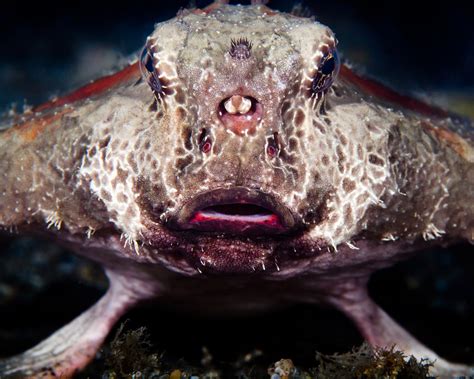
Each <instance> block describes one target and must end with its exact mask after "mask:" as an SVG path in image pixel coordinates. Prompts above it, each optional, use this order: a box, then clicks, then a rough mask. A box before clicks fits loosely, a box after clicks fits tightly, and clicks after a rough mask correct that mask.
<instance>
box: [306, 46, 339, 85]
mask: <svg viewBox="0 0 474 379" xmlns="http://www.w3.org/2000/svg"><path fill="white" fill-rule="evenodd" d="M338 72H339V57H338V55H337V51H336V49H333V50H331V51H329V52H327V53H326V54H324V55H323V57H322V58H321V60H320V62H319V64H318V70H317V72H316V74H315V76H314V78H313V82H312V84H311V90H312V92H313V93H314V94H317V93H319V92H323V91H325V90H327V89H328V88H329V87H330V86H331V84H332V82H333V81H334V78H335V77H336V75H337V73H338Z"/></svg>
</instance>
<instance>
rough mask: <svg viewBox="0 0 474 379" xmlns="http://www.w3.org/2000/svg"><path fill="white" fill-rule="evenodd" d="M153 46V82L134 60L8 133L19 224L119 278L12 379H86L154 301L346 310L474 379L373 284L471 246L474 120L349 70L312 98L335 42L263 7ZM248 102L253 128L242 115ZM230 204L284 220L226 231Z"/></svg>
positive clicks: (368, 334) (172, 26)
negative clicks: (116, 331) (398, 318)
mask: <svg viewBox="0 0 474 379" xmlns="http://www.w3.org/2000/svg"><path fill="white" fill-rule="evenodd" d="M244 39H246V40H248V41H249V42H251V44H252V46H250V44H248V45H246V44H247V42H242V41H244ZM232 40H233V41H234V42H232V43H231V41H232ZM239 41H240V42H239ZM239 43H241V45H238V44H239ZM236 44H237V45H238V46H237V47H235V46H236ZM232 46H234V47H232ZM145 49H146V50H145V55H144V56H145V57H147V56H148V55H149V56H150V57H152V61H151V62H152V63H150V64H149V65H148V66H147V61H146V59H144V58H142V61H141V71H142V72H140V67H139V64H138V63H135V64H133V65H131V66H129V67H127V68H126V69H124V70H123V71H122V72H120V73H118V74H116V75H114V76H110V77H107V78H104V79H101V80H100V81H97V82H96V83H94V84H92V85H90V86H87V87H85V88H83V89H81V90H79V91H77V92H75V93H73V94H71V95H69V96H67V97H65V98H61V99H58V100H56V101H54V102H52V103H48V104H45V105H42V106H40V107H38V108H37V109H36V110H33V111H32V112H30V113H27V114H23V115H19V116H17V117H16V118H14V119H13V120H12V126H11V127H9V128H6V129H5V130H4V131H2V132H0V133H1V134H0V172H1V173H2V175H3V180H2V181H1V182H0V226H2V227H3V228H4V229H6V230H11V231H18V232H31V231H33V232H36V233H41V234H47V235H49V236H51V237H52V238H55V239H56V240H58V241H59V242H60V243H64V244H66V245H67V246H69V247H71V248H73V249H74V250H75V251H77V253H79V254H81V255H83V256H86V257H88V258H90V259H93V260H95V261H97V262H99V263H101V264H102V265H103V266H104V269H105V270H106V272H107V275H108V276H109V278H110V289H109V291H108V292H107V294H106V295H105V296H104V298H102V299H101V300H100V301H99V302H98V303H97V304H96V305H95V306H93V307H92V308H91V309H90V310H88V311H86V312H85V313H83V314H82V315H81V316H79V317H78V318H77V319H76V320H74V321H73V322H71V323H70V324H68V325H67V326H65V327H64V328H62V329H61V330H59V331H58V332H57V333H55V334H54V335H53V336H51V337H50V338H49V339H47V340H46V341H44V342H43V343H42V344H40V345H38V346H36V347H35V348H33V349H31V350H29V351H27V352H25V353H24V354H22V355H19V356H17V357H13V358H10V359H7V360H5V361H0V376H1V375H4V376H9V375H12V376H14V375H18V376H39V375H42V374H45V375H50V376H53V371H54V374H56V375H63V376H66V377H67V376H72V375H73V374H74V372H76V371H77V370H80V369H81V368H83V367H84V366H85V365H86V364H87V363H88V362H89V361H90V360H91V359H92V358H93V356H94V353H95V351H96V350H97V349H98V348H99V347H100V345H101V343H102V341H103V340H104V338H105V337H106V335H107V333H108V331H109V330H110V328H111V327H112V326H113V324H114V322H116V321H117V320H118V318H119V317H120V316H121V315H122V314H123V313H124V312H126V310H127V309H129V308H130V307H131V306H133V305H135V304H137V303H138V302H141V301H144V300H149V299H154V298H158V299H159V298H161V299H167V301H171V302H176V303H180V304H181V303H184V304H188V305H189V307H193V306H201V307H202V306H205V307H206V309H211V310H212V309H214V308H218V309H216V311H224V312H228V311H232V312H236V311H242V312H246V311H258V310H260V309H267V308H269V307H279V306H282V305H285V304H289V303H293V302H302V301H304V302H310V303H321V302H322V303H328V304H332V305H334V306H335V307H337V308H339V309H340V310H341V311H343V312H345V313H346V314H347V315H348V316H349V317H350V318H351V319H353V320H354V322H355V323H356V325H357V326H358V327H359V329H360V331H361V333H362V334H363V335H364V337H365V338H366V339H367V340H368V342H369V343H371V344H373V345H375V346H392V345H393V344H396V345H397V347H398V348H400V349H402V350H404V351H406V352H407V353H408V354H414V355H415V356H417V357H418V358H421V357H428V358H431V359H436V363H435V366H434V368H433V373H435V374H442V375H454V374H459V373H472V372H473V371H472V369H470V368H469V367H467V366H463V365H457V364H451V363H449V362H446V361H444V360H442V359H441V358H439V357H438V356H437V355H436V354H435V353H434V352H432V351H431V350H429V349H428V348H426V347H425V346H423V345H422V344H421V343H419V342H418V341H417V340H416V339H414V338H413V337H412V336H410V335H409V334H408V333H407V332H406V331H404V330H403V329H402V328H401V327H400V326H398V325H397V324H396V323H395V322H394V321H393V320H391V319H390V317H389V316H388V315H387V314H385V313H384V312H383V310H381V309H380V308H378V307H377V305H376V304H374V303H373V302H372V301H371V300H370V299H369V297H368V295H367V292H366V283H367V281H368V278H369V276H370V275H371V273H372V272H374V271H375V270H378V269H380V268H383V267H387V266H390V265H391V264H393V263H394V262H396V261H398V260H400V259H403V258H406V257H408V256H410V255H412V254H413V253H414V252H416V251H418V250H420V249H422V248H424V247H429V246H433V245H442V246H445V245H448V244H451V243H455V242H459V241H470V242H471V243H472V241H473V239H474V143H473V128H472V124H471V123H470V122H469V121H466V120H460V119H458V118H456V117H453V116H451V115H450V114H448V113H447V112H444V111H441V110H438V109H435V108H431V107H429V106H427V105H425V104H422V103H420V102H418V101H416V100H413V99H408V98H405V97H403V96H400V95H397V94H396V93H394V92H393V91H390V90H389V89H387V88H384V87H382V86H381V85H379V84H377V83H375V82H372V81H368V80H365V79H363V78H361V77H359V76H358V75H356V74H355V73H354V72H352V71H351V70H350V68H348V67H347V66H342V67H341V69H340V73H339V75H338V76H337V77H336V73H337V70H334V73H333V76H334V77H333V80H334V82H333V83H332V85H331V86H328V87H327V88H324V89H323V90H321V91H320V92H314V91H312V88H314V87H312V83H313V81H314V78H315V77H316V76H317V75H318V73H319V75H320V74H321V70H322V61H323V59H325V58H323V57H327V56H329V55H328V54H330V53H332V52H334V51H335V39H334V36H333V34H332V32H331V31H330V30H329V29H328V28H327V27H325V26H323V25H321V24H318V23H315V22H314V21H312V20H310V19H306V18H300V17H296V16H293V15H289V14H283V13H279V12H276V11H273V10H270V9H269V8H267V7H265V6H263V5H259V4H254V5H252V6H248V7H234V6H227V5H225V4H223V2H216V3H214V4H212V6H210V7H208V8H206V9H204V10H194V11H182V12H181V13H180V14H178V16H177V17H176V18H175V19H172V20H170V21H168V22H165V23H161V24H158V25H157V27H156V29H155V31H154V32H153V34H152V35H151V36H150V37H149V38H148V40H147V44H146V47H145ZM147 54H148V55H147ZM151 64H152V66H150V65H151ZM153 78H155V80H157V78H159V83H160V85H159V87H157V85H156V82H155V83H153ZM157 88H158V89H159V90H157ZM153 90H155V91H153ZM234 96H237V97H234ZM242 98H245V99H251V101H252V107H253V108H252V110H251V111H249V113H246V114H238V113H237V114H233V113H228V112H227V111H226V110H224V109H231V108H225V107H224V105H223V104H225V100H226V99H233V100H236V99H238V101H234V103H232V104H237V105H236V106H238V104H240V103H239V102H240V101H241V99H242ZM249 101H250V100H249ZM229 104H230V103H229ZM229 104H227V105H229ZM232 112H233V111H232ZM246 116H248V118H246ZM206 142H209V144H208V145H207V146H206V147H204V145H205V143H206ZM269 146H271V148H269ZM272 149H273V150H272ZM221 203H226V204H228V203H246V204H253V205H256V206H259V207H261V208H259V209H262V208H265V209H266V210H267V211H268V212H269V213H271V215H270V216H269V215H266V216H264V217H263V219H265V220H266V221H268V222H270V221H269V220H276V219H278V223H276V224H275V225H273V226H271V225H270V226H268V225H267V224H265V225H264V223H263V222H257V221H255V220H257V218H255V217H254V216H255V215H252V217H250V218H245V217H243V216H241V215H239V216H238V217H233V216H232V217H231V216H229V215H227V214H225V215H222V214H219V217H220V218H219V219H218V221H216V219H213V218H212V217H215V214H214V213H213V214H209V213H206V211H205V207H210V206H215V205H219V204H221ZM213 209H214V208H213ZM198 216H199V217H201V219H200V220H201V221H200V222H198V223H196V222H194V221H193V220H196V219H197V218H196V217H198ZM211 216H212V217H211ZM203 217H204V218H203ZM211 219H212V220H211ZM202 220H204V221H202ZM216 304H218V307H216ZM48 370H49V371H48ZM51 370H52V371H51Z"/></svg>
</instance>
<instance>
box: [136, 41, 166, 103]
mask: <svg viewBox="0 0 474 379" xmlns="http://www.w3.org/2000/svg"><path fill="white" fill-rule="evenodd" d="M140 70H141V72H142V76H143V78H144V79H145V80H146V81H147V82H148V85H149V86H150V87H151V89H152V90H153V92H155V93H156V94H161V93H162V92H163V86H162V84H161V82H160V78H159V76H158V72H157V70H156V68H155V64H154V61H153V56H152V54H151V53H150V51H149V50H148V48H147V47H145V48H144V49H143V52H142V55H141V57H140Z"/></svg>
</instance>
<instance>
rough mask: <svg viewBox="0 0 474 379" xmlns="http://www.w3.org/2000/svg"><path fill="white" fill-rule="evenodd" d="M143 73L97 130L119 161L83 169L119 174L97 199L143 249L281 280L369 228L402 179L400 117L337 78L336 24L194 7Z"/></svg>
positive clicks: (159, 30)
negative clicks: (291, 264)
mask: <svg viewBox="0 0 474 379" xmlns="http://www.w3.org/2000/svg"><path fill="white" fill-rule="evenodd" d="M139 64H140V69H141V74H142V79H141V82H140V83H138V84H137V85H136V89H135V91H136V101H131V100H130V99H128V100H127V105H124V104H122V105H120V104H115V106H114V109H115V110H116V111H115V112H114V116H113V117H111V118H109V121H107V122H106V123H107V125H102V126H101V128H98V129H97V130H98V131H96V133H97V136H96V137H95V139H96V140H98V141H102V140H104V139H106V140H107V145H108V146H110V147H111V148H108V150H107V152H106V154H108V157H107V159H106V160H107V161H108V164H103V163H100V161H101V160H103V152H102V153H100V152H99V150H100V149H97V150H96V151H95V152H93V153H92V154H90V157H89V158H88V160H87V161H85V163H84V164H83V166H82V169H81V170H82V171H81V172H82V174H83V175H86V176H88V177H94V176H95V177H100V178H102V177H104V178H106V180H105V181H103V180H97V181H96V182H97V183H95V184H94V183H92V190H93V191H94V192H95V193H96V194H97V196H98V197H99V199H101V200H102V201H103V202H104V203H105V205H106V207H107V209H108V210H109V213H110V214H111V218H112V221H113V223H114V224H115V225H116V226H117V227H118V228H119V229H120V230H121V231H122V232H123V234H124V235H125V236H126V238H127V240H129V241H132V242H131V243H133V244H134V245H135V246H139V245H141V246H146V247H149V248H150V249H152V250H153V249H156V251H155V250H154V252H153V253H152V254H158V255H159V254H165V253H164V251H171V252H172V253H173V254H176V252H177V251H180V252H181V253H180V254H182V255H183V256H185V257H186V259H187V260H188V259H190V261H191V262H192V263H191V264H192V265H194V266H199V267H201V268H203V267H205V269H208V268H211V269H212V270H214V271H225V272H250V271H255V270H271V269H273V270H277V269H279V264H278V262H282V261H285V260H287V259H291V256H304V257H308V256H310V257H312V256H316V255H318V254H320V253H321V252H322V251H325V252H326V251H327V250H328V248H331V249H334V250H335V249H337V246H338V245H339V244H341V243H344V242H347V243H350V240H351V238H352V237H353V236H354V235H355V234H356V233H357V232H358V231H360V229H361V228H363V227H364V222H363V219H364V217H365V214H366V211H367V209H368V208H369V207H370V206H372V205H374V204H378V203H379V202H380V201H379V199H380V197H381V196H382V194H383V192H384V190H385V187H384V183H385V182H386V179H387V177H388V176H389V170H388V162H387V161H386V157H387V155H388V152H387V140H388V128H387V130H385V129H384V125H386V124H387V121H386V120H385V119H384V118H383V114H381V111H380V110H379V109H377V107H376V106H373V105H370V104H366V103H364V102H361V101H360V98H357V96H358V94H357V93H354V92H353V91H351V88H350V87H349V86H348V85H347V84H346V83H344V82H343V81H340V80H338V77H337V76H338V71H339V66H340V63H339V58H338V53H337V48H336V39H335V36H334V34H333V32H332V31H331V30H330V29H329V28H328V27H326V26H324V25H322V24H319V23H317V22H314V21H313V20H311V19H307V18H300V17H295V16H292V15H289V14H283V13H278V12H274V11H270V10H269V9H268V8H266V7H264V6H247V7H243V6H239V7H232V6H220V7H218V8H216V9H212V10H207V11H183V12H182V13H180V14H179V15H178V16H177V17H176V18H175V19H172V20H170V21H167V22H164V23H161V24H158V25H157V26H156V29H155V30H154V32H153V33H152V34H151V35H150V36H149V37H148V39H147V41H146V44H145V47H144V49H143V52H142V54H141V57H140V62H139ZM369 123H370V124H371V126H368V124H369ZM100 130H102V131H105V133H106V134H105V133H102V134H101V132H100ZM101 154H102V156H101ZM97 167H100V170H101V171H100V173H99V172H96V173H95V174H94V172H93V171H94V170H96V168H97ZM106 182H107V183H110V184H107V183H106ZM113 182H115V184H113ZM117 182H118V184H117ZM104 183H105V184H104ZM137 249H139V248H138V247H137ZM166 254H167V253H166Z"/></svg>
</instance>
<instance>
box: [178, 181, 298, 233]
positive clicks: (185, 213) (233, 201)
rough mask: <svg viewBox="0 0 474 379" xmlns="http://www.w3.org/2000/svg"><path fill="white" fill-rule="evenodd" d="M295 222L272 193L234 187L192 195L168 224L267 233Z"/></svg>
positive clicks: (276, 231) (237, 231) (204, 228)
mask: <svg viewBox="0 0 474 379" xmlns="http://www.w3.org/2000/svg"><path fill="white" fill-rule="evenodd" d="M295 224H296V221H295V218H294V216H293V215H292V214H291V212H290V211H289V210H288V208H286V207H285V206H283V205H282V204H280V203H279V202H278V201H276V200H275V199H274V198H273V197H272V196H270V195H268V194H265V193H262V192H260V191H255V190H250V189H247V188H244V187H236V188H232V189H217V190H213V191H209V192H206V193H202V194H200V195H198V196H196V197H195V198H193V199H192V200H191V201H190V202H188V203H187V204H186V205H185V206H184V207H183V208H182V209H181V210H180V211H179V212H178V213H177V214H176V217H175V218H174V221H172V222H171V223H170V226H171V227H177V228H178V229H186V230H189V229H194V230H200V231H206V232H216V233H231V234H246V235H247V234H250V235H267V234H280V233H285V232H288V231H290V230H292V229H293V228H294V226H295ZM173 225H174V226H173Z"/></svg>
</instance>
